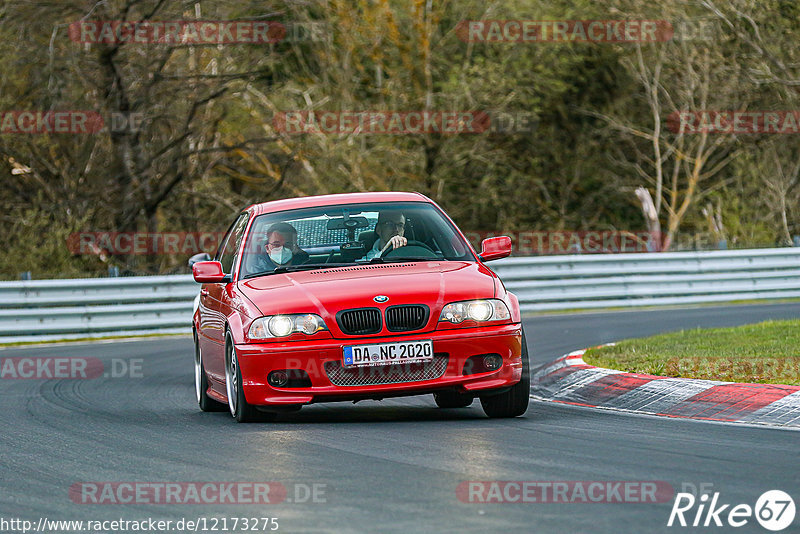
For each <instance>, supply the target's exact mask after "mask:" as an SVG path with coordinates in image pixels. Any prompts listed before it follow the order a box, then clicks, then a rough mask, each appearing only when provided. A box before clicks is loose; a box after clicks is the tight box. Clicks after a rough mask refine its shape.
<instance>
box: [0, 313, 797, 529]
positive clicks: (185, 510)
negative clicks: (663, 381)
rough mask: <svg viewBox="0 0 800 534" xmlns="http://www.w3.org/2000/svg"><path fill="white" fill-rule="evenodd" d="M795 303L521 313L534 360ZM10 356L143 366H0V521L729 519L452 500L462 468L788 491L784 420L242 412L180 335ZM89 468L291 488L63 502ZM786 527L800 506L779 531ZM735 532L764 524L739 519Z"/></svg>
mask: <svg viewBox="0 0 800 534" xmlns="http://www.w3.org/2000/svg"><path fill="white" fill-rule="evenodd" d="M792 317H794V318H796V317H800V303H790V304H772V305H753V306H730V307H702V308H693V309H668V310H657V311H630V312H615V313H589V314H572V315H552V316H538V317H531V318H528V319H526V320H525V325H526V331H527V337H528V342H529V344H530V349H531V354H532V358H533V364H534V365H538V364H541V363H545V362H547V361H550V360H552V359H554V358H556V357H558V356H560V355H562V354H564V353H566V352H569V351H571V350H574V349H578V348H583V347H586V346H591V345H596V344H600V343H605V342H610V341H615V340H619V339H623V338H626V337H636V336H641V335H647V334H652V333H657V332H665V331H672V330H677V329H681V328H692V327H697V326H704V327H712V326H729V325H737V324H744V323H750V322H758V321H762V320H765V319H769V318H792ZM20 356H91V357H97V358H100V359H101V360H103V361H104V362H105V363H108V362H109V361H110V360H111V359H112V358H123V359H126V360H129V359H134V360H135V359H141V360H142V362H141V365H142V367H141V377H137V376H133V377H131V376H127V377H119V378H112V377H108V378H96V379H93V380H69V379H49V380H13V379H6V380H0V388H2V391H0V399H1V401H0V406H2V410H0V422H1V423H0V424H1V426H2V432H0V474H1V476H0V517H3V518H6V519H7V518H23V519H29V520H32V521H34V522H36V521H38V520H39V518H41V517H46V518H48V519H60V520H70V519H74V520H89V519H120V518H121V519H128V520H142V519H146V518H154V519H163V520H169V519H171V520H179V519H181V518H187V519H195V520H196V519H197V518H201V517H205V518H211V517H218V518H222V517H228V518H233V517H271V518H272V517H277V518H278V524H279V529H278V530H277V532H500V531H513V532H564V533H573V532H593V533H606V532H607V533H619V532H635V533H638V532H676V531H677V532H682V531H696V530H699V531H716V532H727V531H729V530H731V529H730V527H726V528H719V527H709V528H699V529H692V528H680V527H676V526H674V527H672V528H667V526H666V523H667V519H668V517H669V513H670V510H671V507H672V500H671V499H670V500H669V501H667V502H661V503H656V504H652V503H645V504H642V503H608V504H606V503H600V504H598V503H560V504H545V503H511V504H509V503H504V504H497V503H490V504H486V503H466V502H462V501H460V500H459V498H458V497H457V494H456V488H457V487H458V486H459V483H461V482H463V481H470V480H481V481H492V480H512V481H666V482H668V483H669V484H670V485H672V487H673V488H674V489H675V491H680V490H681V488H682V487H683V486H684V485H685V484H691V485H694V486H700V484H712V485H713V491H714V492H719V493H720V496H719V499H720V502H723V503H731V504H732V505H735V504H739V503H745V504H749V505H751V506H753V505H755V502H756V499H757V498H758V496H759V495H761V494H762V493H763V492H765V491H767V490H770V489H781V490H783V491H785V492H787V493H789V494H790V495H792V496H793V497H794V499H795V501H798V497H800V445H798V443H800V441H799V440H800V434H798V433H797V432H795V431H789V430H777V429H768V428H756V427H743V426H734V425H726V424H717V423H708V422H698V421H691V420H676V419H667V418H657V417H646V416H636V415H628V414H621V413H613V412H603V411H599V410H593V409H587V408H577V407H570V406H563V405H555V404H548V403H542V402H532V403H531V406H530V408H529V410H528V413H527V414H526V415H525V416H524V417H521V418H517V419H510V420H490V419H487V418H486V417H485V416H484V415H483V412H482V410H481V408H480V405H479V403H478V402H477V401H476V402H475V403H473V405H472V407H470V408H466V409H458V410H441V409H438V408H436V407H435V405H434V403H433V400H432V398H431V397H430V396H426V397H417V398H410V399H400V400H398V399H393V400H386V401H383V402H373V401H367V402H361V403H358V404H356V405H353V404H352V403H336V404H328V405H315V406H310V407H306V408H303V410H302V411H301V412H299V413H295V414H289V415H284V416H282V418H281V419H280V420H279V421H278V422H276V423H267V424H254V425H253V424H251V425H240V424H236V423H235V422H234V421H233V420H232V419H231V417H230V415H229V414H227V413H210V414H206V413H201V412H200V411H199V410H198V409H197V407H196V404H195V400H194V389H193V388H194V386H193V368H192V345H191V340H190V338H189V337H185V338H162V339H156V340H145V341H128V342H120V341H117V342H106V343H96V344H72V345H59V346H50V347H35V348H24V349H18V348H15V349H6V350H2V351H0V359H2V358H13V357H20ZM106 369H108V367H106ZM91 481H115V482H120V481H137V482H153V483H158V482H164V483H169V482H187V481H221V482H236V481H242V482H266V481H272V482H278V483H280V484H282V485H283V486H284V487H286V488H287V491H288V495H287V500H286V501H285V502H282V503H280V504H272V505H266V506H263V505H219V504H217V505H196V504H105V505H100V504H76V503H75V502H73V501H72V500H71V499H70V494H69V489H70V486H72V485H73V484H76V483H80V482H91ZM314 484H316V485H318V486H317V490H318V493H317V499H316V500H317V501H318V502H300V503H298V502H296V501H297V500H300V501H307V500H309V499H307V497H308V495H307V492H306V489H308V488H311V487H312V486H313V485H314ZM311 500H313V499H311ZM290 501H291V502H290ZM798 505H800V501H798ZM693 516H694V513H692V514H690V515H688V516H687V517H693ZM798 527H800V514H798V517H797V518H796V519H795V522H794V523H793V524H792V526H791V527H790V528H789V529H787V530H786V531H785V532H789V531H792V530H795V531H796V530H797V529H798ZM736 531H738V532H767V531H766V530H764V529H763V528H761V527H760V526H759V525H758V523H756V521H755V519H753V518H751V519H750V521H749V523H748V524H747V525H746V526H745V527H743V528H739V529H736ZM259 532H263V530H260V529H259Z"/></svg>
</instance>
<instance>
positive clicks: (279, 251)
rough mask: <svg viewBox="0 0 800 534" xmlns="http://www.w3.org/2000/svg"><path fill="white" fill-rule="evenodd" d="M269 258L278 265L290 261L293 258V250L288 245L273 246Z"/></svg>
mask: <svg viewBox="0 0 800 534" xmlns="http://www.w3.org/2000/svg"><path fill="white" fill-rule="evenodd" d="M269 259H271V260H272V261H273V262H275V263H276V264H278V265H283V264H284V263H289V262H290V261H291V259H292V251H291V250H289V249H288V248H286V247H273V248H272V250H271V251H270V253H269Z"/></svg>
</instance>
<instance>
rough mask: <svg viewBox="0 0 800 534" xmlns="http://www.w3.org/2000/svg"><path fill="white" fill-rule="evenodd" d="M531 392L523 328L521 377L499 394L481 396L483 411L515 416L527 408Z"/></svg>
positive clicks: (500, 415)
mask: <svg viewBox="0 0 800 534" xmlns="http://www.w3.org/2000/svg"><path fill="white" fill-rule="evenodd" d="M530 394H531V372H530V368H529V362H528V345H527V343H526V341H525V329H523V330H522V378H520V380H519V382H517V383H516V384H514V385H513V386H512V387H511V389H509V390H508V391H506V392H505V393H501V394H499V395H492V396H490V397H481V406H482V407H483V411H484V412H485V413H486V415H488V416H489V417H517V416H520V415H522V414H524V413H525V412H526V411H527V410H528V402H529V401H530Z"/></svg>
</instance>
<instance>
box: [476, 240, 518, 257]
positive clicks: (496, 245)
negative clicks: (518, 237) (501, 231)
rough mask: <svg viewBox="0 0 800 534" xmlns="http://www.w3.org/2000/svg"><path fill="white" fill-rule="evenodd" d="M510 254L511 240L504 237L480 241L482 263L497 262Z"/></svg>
mask: <svg viewBox="0 0 800 534" xmlns="http://www.w3.org/2000/svg"><path fill="white" fill-rule="evenodd" d="M509 254H511V238H510V237H508V236H505V235H501V236H499V237H490V238H488V239H484V240H483V241H481V253H480V257H481V260H482V261H492V260H499V259H500V258H505V257H506V256H508V255H509Z"/></svg>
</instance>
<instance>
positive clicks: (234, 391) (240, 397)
mask: <svg viewBox="0 0 800 534" xmlns="http://www.w3.org/2000/svg"><path fill="white" fill-rule="evenodd" d="M225 388H226V391H227V393H228V408H229V409H230V411H231V415H232V416H233V418H234V419H236V421H238V422H239V423H254V422H259V421H272V420H274V419H275V418H276V417H277V414H276V413H272V412H260V411H258V409H256V407H255V406H253V405H252V404H249V403H248V402H247V399H246V398H245V397H244V388H243V387H242V370H241V368H240V367H239V357H238V356H237V355H236V347H234V346H233V338H232V337H231V334H230V332H228V333H227V334H226V335H225Z"/></svg>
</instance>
